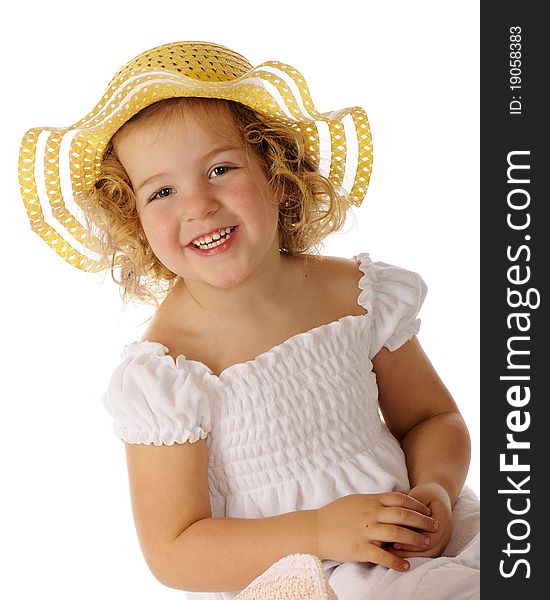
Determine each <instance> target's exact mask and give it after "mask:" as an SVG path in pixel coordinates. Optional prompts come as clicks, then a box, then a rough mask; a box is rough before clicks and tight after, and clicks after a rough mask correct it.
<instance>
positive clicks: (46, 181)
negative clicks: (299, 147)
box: [19, 42, 372, 272]
mask: <svg viewBox="0 0 550 600" xmlns="http://www.w3.org/2000/svg"><path fill="white" fill-rule="evenodd" d="M175 97H202V98H222V99H225V100H234V101H236V102H240V103H242V104H244V105H246V106H248V107H250V108H252V109H253V110H255V111H257V112H258V113H261V114H264V115H266V116H268V117H272V118H274V119H277V120H282V121H284V122H287V123H288V124H289V125H290V126H292V127H296V128H298V129H299V130H300V131H301V133H302V135H303V137H304V140H305V142H306V149H307V150H308V152H309V154H310V156H311V158H312V159H313V160H314V161H315V164H317V165H318V169H319V172H320V173H321V174H322V175H324V176H326V177H328V178H329V179H330V180H331V181H332V182H333V183H334V184H335V185H336V187H337V189H340V190H341V191H342V194H343V195H345V196H346V197H347V199H348V200H347V201H348V202H349V204H355V205H357V206H359V204H361V202H362V200H363V198H364V196H365V193H366V191H367V186H368V183H369V179H370V173H371V163H372V144H371V135H370V129H369V124H368V120H367V116H366V114H365V112H364V111H363V109H361V108H359V107H353V108H345V109H342V110H338V111H333V112H327V113H319V112H318V111H317V110H316V109H315V107H314V105H313V103H312V101H311V97H310V95H309V90H308V87H307V85H306V82H305V81H304V78H303V77H302V75H301V74H300V73H299V72H298V71H297V70H296V69H294V68H292V67H290V66H288V65H286V64H283V63H280V62H276V61H269V62H265V63H262V64H261V65H259V66H258V67H255V68H253V67H252V65H251V64H250V63H249V62H248V61H247V60H246V58H244V57H243V56H241V55H240V54H237V53H236V52H233V51H232V50H229V49H228V48H224V47H223V46H219V45H217V44H212V43H208V42H175V43H171V44H166V45H163V46H159V47H157V48H153V49H152V50H148V51H146V52H144V53H143V54H140V55H139V56H137V57H136V58H134V59H132V60H131V61H130V62H128V63H127V64H126V65H125V66H124V67H122V68H121V69H120V70H119V71H118V72H117V73H116V75H115V76H114V78H113V79H112V81H111V83H110V84H109V85H108V87H107V90H106V92H105V94H104V95H103V97H102V98H101V100H100V101H99V102H98V104H97V105H96V106H95V108H94V109H93V110H92V111H91V112H90V113H89V114H88V115H86V116H85V117H84V118H83V119H81V120H80V121H78V122H77V123H75V124H74V125H72V126H70V127H66V128H61V129H56V128H51V127H48V128H46V127H42V128H33V129H30V130H29V131H27V133H26V134H25V135H24V137H23V141H22V144H21V150H20V154H19V182H20V186H21V194H22V196H23V201H24V203H25V206H26V209H27V213H28V216H29V220H30V223H31V227H32V229H33V230H34V231H35V232H36V233H38V235H40V237H42V239H44V240H45V241H46V242H47V243H48V244H49V246H51V247H52V248H53V249H54V250H55V251H56V252H57V254H59V255H60V256H61V257H63V258H64V259H65V260H66V261H67V262H68V263H70V264H72V265H74V266H76V267H78V268H79V269H82V270H84V271H90V272H94V271H101V270H103V269H105V268H108V266H109V265H107V264H105V262H104V261H102V259H101V258H100V254H99V252H98V248H99V242H98V238H97V235H96V234H97V231H96V232H94V228H95V226H94V225H90V223H89V221H88V220H87V219H86V218H85V217H84V215H85V214H86V212H87V211H86V204H87V202H89V200H88V195H87V191H89V190H90V189H91V188H93V186H94V184H95V182H96V180H97V177H98V173H99V167H100V164H101V159H102V156H103V153H104V151H105V148H106V147H107V144H108V143H109V140H110V139H111V137H112V136H113V134H114V133H115V132H116V131H117V130H118V129H119V128H120V127H121V126H122V125H124V123H126V122H127V121H128V120H129V119H130V118H131V117H133V116H134V115H135V114H136V113H138V112H139V111H140V110H142V109H143V108H145V107H147V106H149V105H150V104H153V103H154V102H158V101H159V100H164V99H166V98H175Z"/></svg>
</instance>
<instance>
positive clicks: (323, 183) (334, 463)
mask: <svg viewBox="0 0 550 600" xmlns="http://www.w3.org/2000/svg"><path fill="white" fill-rule="evenodd" d="M371 158H372V154H371V139H370V132H369V128H368V122H367V119H366V115H365V113H364V112H363V111H362V109H360V108H357V107H356V108H351V109H344V110H341V111H335V112H331V113H323V114H320V113H319V112H317V110H316V109H315V107H314V105H313V103H312V101H311V98H310V96H309V92H308V89H307V86H306V84H305V82H304V80H303V78H302V76H301V75H300V73H298V72H297V71H296V70H295V69H293V68H292V67H289V66H288V65H284V64H281V63H278V62H268V63H264V64H262V65H260V66H259V67H256V68H252V66H251V65H250V64H249V63H248V61H247V60H246V59H245V58H243V57H242V56H240V55H238V54H236V53H235V52H233V51H231V50H228V49H227V48H224V47H221V46H218V45H215V44H210V43H200V42H180V43H173V44H167V45H165V46H161V47H159V48H154V49H152V50H149V51H147V52H145V53H143V54H142V55H140V56H138V57H136V58H135V59H133V60H132V61H130V62H129V63H128V64H127V65H125V66H124V67H123V68H122V69H121V70H119V71H118V73H117V74H116V75H115V77H114V79H113V80H112V82H111V84H110V85H109V87H108V89H107V91H106V93H105V95H104V96H103V97H102V99H101V101H100V102H99V103H98V105H97V106H96V107H95V108H94V110H93V111H92V112H91V113H89V114H88V115H87V116H86V117H84V118H83V119H82V120H81V121H79V122H78V123H76V124H75V125H74V126H72V127H70V128H67V129H63V130H56V129H42V130H40V129H33V130H30V131H29V132H27V134H26V135H25V138H24V140H23V144H22V148H21V155H20V181H21V190H22V195H23V198H24V201H25V204H26V206H27V209H28V213H29V218H30V220H31V223H32V225H33V228H34V229H35V230H36V231H37V232H38V233H39V234H40V235H41V236H42V237H43V238H44V239H45V240H46V241H47V242H48V243H49V244H50V246H52V248H54V249H55V250H56V252H58V253H59V254H60V255H61V256H63V258H65V259H66V260H67V261H68V262H70V263H71V264H73V265H75V266H77V267H79V268H81V269H84V270H88V271H98V270H101V269H104V268H110V269H111V271H112V273H113V275H114V277H115V278H116V279H117V281H118V282H119V283H120V285H121V286H122V290H123V293H124V295H125V296H126V297H127V298H129V297H135V298H138V299H142V300H152V301H154V300H156V299H159V300H161V301H162V302H160V304H159V306H158V309H157V311H156V313H155V316H154V317H153V319H152V320H151V322H150V324H149V326H148V328H147V331H146V332H145V334H144V336H143V339H142V341H140V342H135V343H132V344H130V345H129V346H127V347H126V348H125V350H124V353H123V356H122V360H121V363H120V364H119V365H118V367H117V368H116V370H115V372H114V374H113V376H112V379H111V382H110V384H109V387H108V390H107V392H106V395H105V405H106V407H107V409H108V411H109V412H110V414H111V415H112V417H113V419H114V422H115V432H116V434H117V435H118V436H119V437H120V438H121V439H122V440H124V442H125V443H126V454H127V462H128V474H129V479H130V487H131V496H132V507H133V513H134V519H135V524H136V529H137V533H138V536H139V541H140V544H141V548H142V550H143V554H144V557H145V560H146V561H147V564H148V565H149V567H150V569H151V571H152V572H153V573H154V575H155V576H156V577H157V578H158V579H159V581H161V582H162V583H164V584H165V585H167V586H170V587H173V588H177V589H182V590H188V591H191V592H196V595H194V594H191V597H197V598H224V599H227V598H234V597H235V596H236V595H237V593H238V592H239V591H240V590H243V589H244V588H245V587H246V586H249V587H248V588H247V590H250V589H252V587H250V586H254V585H255V584H254V582H255V581H256V582H258V581H263V580H262V573H264V574H265V572H268V573H269V570H270V568H272V565H276V564H277V563H278V561H279V564H281V562H280V561H281V560H282V561H283V563H282V564H283V565H284V564H291V563H284V561H285V560H287V559H286V558H285V557H291V558H292V555H296V556H298V557H305V559H306V562H304V563H302V564H304V565H307V564H311V563H307V557H310V558H312V559H314V560H315V561H318V560H322V561H323V562H322V567H323V573H322V577H323V578H324V580H325V582H328V583H327V586H326V590H328V592H329V593H332V591H334V593H335V594H336V597H337V598H339V599H344V600H348V599H349V600H361V599H363V598H364V599H367V598H368V599H371V598H379V597H380V598H385V599H388V598H394V597H395V598H441V599H443V598H476V597H478V595H479V546H478V534H477V516H478V504H477V500H476V498H475V496H474V495H473V494H472V493H471V492H470V491H469V490H468V489H467V488H464V489H463V485H464V481H465V477H466V474H467V470H468V464H469V436H468V432H467V429H466V426H465V424H464V421H463V419H462V418H461V416H460V413H459V411H458V408H457V406H456V404H455V403H454V401H453V399H452V397H451V395H450V394H449V392H448V391H447V389H446V388H445V386H444V384H443V383H442V382H441V380H440V379H439V377H438V375H437V373H436V372H435V371H434V369H433V367H432V366H431V364H430V362H429V360H428V358H427V357H426V355H425V354H424V352H423V351H422V348H421V346H420V344H419V342H418V340H417V338H416V333H417V332H418V330H419V319H418V318H417V314H418V312H419V309H420V307H421V305H422V302H423V300H424V297H425V294H426V287H425V285H424V283H423V281H422V279H421V278H420V277H419V276H418V275H417V274H415V273H412V272H410V271H407V270H404V269H401V268H398V267H394V266H391V265H388V264H385V263H381V262H373V261H372V260H371V259H370V257H369V255H368V254H366V253H360V254H358V255H357V256H356V257H354V258H353V259H349V260H348V259H341V258H332V257H326V256H320V255H318V254H317V255H316V254H313V251H314V250H315V249H316V248H318V247H319V243H320V242H321V241H322V239H323V238H324V237H325V236H326V235H328V234H329V233H331V232H333V231H336V230H338V229H339V228H340V227H341V226H342V223H343V221H344V218H345V212H346V209H347V207H348V206H349V205H350V204H355V205H359V204H360V203H361V201H362V199H363V197H364V195H365V193H366V188H367V185H368V181H369V176H370V168H371ZM292 564H294V566H295V565H296V563H295V562H294V563H292ZM316 564H321V563H318V562H317V563H316ZM304 569H306V567H304ZM290 571H292V568H291V569H290ZM292 573H293V575H292V576H293V577H294V581H295V580H296V577H298V579H300V569H297V570H296V568H294V571H292ZM302 574H303V573H302ZM263 577H264V579H265V575H264V576H263ZM245 593H246V591H245V592H242V594H245ZM258 594H260V592H258ZM241 597H242V598H244V597H245V596H244V595H243V596H241ZM246 597H247V598H248V597H258V598H259V597H264V596H260V595H257V596H246ZM272 597H275V595H272ZM277 597H280V596H277ZM293 597H303V598H305V597H306V596H305V595H302V596H299V595H298V596H293ZM307 597H310V596H307ZM317 597H319V598H320V597H321V596H317Z"/></svg>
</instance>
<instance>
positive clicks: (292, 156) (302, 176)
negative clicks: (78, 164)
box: [88, 98, 349, 305]
mask: <svg viewBox="0 0 550 600" xmlns="http://www.w3.org/2000/svg"><path fill="white" fill-rule="evenodd" d="M183 108H185V109H191V110H192V111H193V112H194V114H195V116H197V117H198V118H200V120H201V122H203V123H205V124H206V125H207V126H210V127H213V128H214V129H216V131H217V132H221V133H225V134H226V135H231V136H232V137H233V136H234V130H233V129H232V130H231V131H228V129H229V127H228V126H227V123H228V121H227V119H223V118H220V116H221V115H223V114H225V115H227V112H228V111H229V113H230V115H231V118H232V121H230V124H231V125H236V126H237V129H238V131H239V132H240V134H241V142H242V144H243V147H244V149H245V150H246V151H247V153H249V155H251V156H253V157H254V158H255V159H256V160H258V161H259V163H260V165H261V166H262V167H263V169H264V172H265V173H266V176H267V178H268V182H269V185H270V186H271V188H272V190H273V192H274V196H275V197H276V198H280V199H282V200H281V201H280V203H279V219H278V233H279V249H280V251H281V252H282V253H284V254H287V255H298V254H302V253H305V252H315V253H318V252H319V250H320V248H321V242H322V240H323V239H324V238H325V237H326V236H327V235H328V234H330V233H332V232H334V231H338V230H339V229H341V227H342V225H343V224H344V221H345V216H346V211H347V208H348V206H349V203H348V201H347V197H346V196H345V195H344V194H343V193H341V192H340V191H339V190H337V189H336V188H335V186H334V185H333V184H332V182H331V181H330V180H329V179H327V178H326V177H324V176H322V175H321V174H319V172H318V170H317V166H316V165H315V164H314V163H313V162H312V161H311V160H310V159H309V158H308V156H307V153H306V149H305V144H304V139H303V136H302V133H301V132H300V130H299V129H298V128H294V127H292V126H289V125H288V124H286V123H283V122H279V121H275V120H273V119H269V118H267V117H265V116H263V115H260V114H258V113H256V112H254V111H253V110H252V109H250V108H248V107H246V106H244V105H243V104H240V103H238V102H233V101H229V100H217V99H212V98H172V99H168V100H161V101H160V102H156V103H154V104H152V105H150V106H148V107H147V108H145V109H143V110H142V111H141V112H139V113H138V114H137V115H135V116H134V117H133V118H132V119H130V120H129V121H128V122H127V123H126V124H125V125H124V126H123V127H122V128H121V129H119V131H117V133H116V134H115V135H114V136H113V138H112V139H111V141H110V143H109V145H108V147H107V149H106V151H105V153H104V155H103V159H102V163H101V169H100V174H99V177H98V179H97V181H96V183H95V187H94V189H93V190H92V191H91V192H90V203H89V205H90V206H92V207H93V214H90V215H88V216H89V218H90V219H91V220H92V221H93V222H94V223H95V225H96V226H99V235H100V242H101V247H100V252H101V253H102V255H103V257H104V258H105V259H106V260H107V261H108V262H109V264H110V270H111V274H112V277H113V279H114V280H115V281H116V282H117V283H118V284H119V285H120V286H121V293H122V294H121V295H122V297H123V300H124V302H127V301H128V300H130V299H137V300H139V301H142V302H145V303H149V304H155V305H158V303H159V301H160V300H161V299H162V298H163V297H164V296H165V295H166V293H167V292H168V291H170V289H171V288H172V287H173V285H174V284H175V282H176V281H177V278H178V275H176V274H175V273H173V272H172V271H170V270H169V269H168V268H167V267H165V266H164V265H163V264H162V263H161V262H160V261H159V259H158V258H157V257H156V256H155V254H154V253H153V250H152V248H151V246H150V245H149V242H148V241H147V238H146V236H145V233H144V231H143V228H142V226H141V222H140V219H139V216H138V211H137V205H136V198H135V194H134V190H133V189H132V184H131V182H130V178H129V177H128V174H127V173H126V171H125V169H124V167H123V166H122V164H121V162H120V161H119V159H118V158H117V156H116V152H115V147H114V144H113V140H115V139H116V137H117V136H119V135H120V134H121V132H123V131H124V129H125V128H126V126H127V125H130V124H135V123H137V122H140V121H142V120H144V119H160V120H162V119H167V118H169V117H170V116H171V115H173V114H174V112H175V111H178V110H180V111H181V110H182V109H183ZM224 124H225V125H224Z"/></svg>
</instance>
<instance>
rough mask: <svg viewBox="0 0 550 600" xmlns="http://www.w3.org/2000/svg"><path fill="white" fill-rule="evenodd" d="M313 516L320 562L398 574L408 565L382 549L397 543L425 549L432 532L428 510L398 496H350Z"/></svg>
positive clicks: (410, 497) (407, 497) (391, 494)
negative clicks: (357, 564)
mask: <svg viewBox="0 0 550 600" xmlns="http://www.w3.org/2000/svg"><path fill="white" fill-rule="evenodd" d="M316 513H317V515H316V516H317V554H318V556H319V557H320V558H321V559H332V560H336V561H339V562H371V563H376V564H379V565H384V566H385V567H388V568H390V569H396V570H398V571H406V570H407V569H408V568H409V563H408V562H407V561H406V560H403V557H400V556H397V555H396V553H393V554H392V552H388V550H386V549H384V547H385V546H391V545H392V544H394V543H398V544H401V545H402V546H407V547H412V548H418V547H421V548H428V547H429V546H431V541H430V543H429V544H428V543H426V539H427V538H429V536H430V535H433V532H434V531H435V529H434V522H435V519H433V518H431V517H430V516H429V515H430V510H429V509H428V507H427V506H426V505H425V504H424V503H423V502H422V501H420V500H417V499H416V498H414V496H412V495H411V494H402V493H399V492H386V493H384V494H352V495H351V496H345V497H344V498H340V499H338V500H335V501H334V502H331V503H330V504H327V505H326V506H323V507H322V508H320V509H318V510H317V511H316ZM415 530H419V531H421V532H422V533H418V531H415ZM427 532H429V535H428V534H427Z"/></svg>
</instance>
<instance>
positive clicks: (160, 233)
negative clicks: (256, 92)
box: [114, 105, 279, 288]
mask: <svg viewBox="0 0 550 600" xmlns="http://www.w3.org/2000/svg"><path fill="white" fill-rule="evenodd" d="M219 112H220V119H222V120H224V121H225V122H222V123H220V132H218V131H215V130H214V129H213V128H212V127H211V126H207V125H206V124H205V123H202V122H201V120H200V117H197V116H196V113H195V111H193V110H192V109H190V108H189V107H185V105H183V106H180V107H179V108H178V110H174V111H171V112H168V113H164V114H163V115H162V116H161V118H157V117H151V118H147V119H144V120H143V121H141V122H140V121H138V122H136V123H135V124H134V123H132V124H130V125H128V126H126V127H125V128H124V130H123V131H122V132H120V133H119V134H117V136H116V138H115V141H114V146H115V151H116V154H117V156H118V158H119V160H120V162H121V163H122V165H123V167H124V168H125V170H126V172H127V173H128V176H129V178H130V181H131V183H132V187H133V189H134V192H135V195H136V202H137V210H138V214H139V217H140V220H141V223H142V226H143V229H144V232H145V235H146V236H147V240H148V241H149V244H150V245H151V248H152V250H153V252H154V253H155V255H156V256H157V258H158V259H159V260H160V261H161V262H162V263H163V264H164V265H165V266H166V267H167V268H168V269H170V270H171V271H172V272H173V273H175V274H177V275H179V276H181V277H182V278H184V279H185V280H187V281H196V282H202V283H207V284H209V285H212V286H215V287H219V288H229V287H232V286H235V285H237V284H239V283H241V282H243V281H244V280H245V279H246V278H247V277H249V276H250V275H252V274H254V273H256V272H259V271H260V270H261V269H263V268H264V267H265V266H266V265H267V264H268V262H269V261H270V260H273V259H274V258H275V257H278V255H279V241H278V235H277V221H278V205H277V202H276V199H275V197H274V195H273V192H272V190H271V188H270V186H269V185H268V182H267V178H266V176H265V173H264V171H263V169H262V167H261V166H260V164H259V162H258V161H257V160H256V159H255V158H254V157H253V156H251V155H250V153H247V152H246V151H245V149H244V148H243V145H242V142H241V139H240V137H239V133H238V131H237V129H236V126H235V125H234V123H233V117H232V115H231V113H230V112H229V110H226V109H224V110H223V111H222V110H220V111H219ZM221 132H223V133H221ZM226 132H230V134H229V135H228V134H227V133H226Z"/></svg>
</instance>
